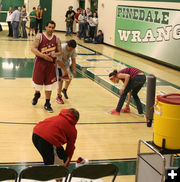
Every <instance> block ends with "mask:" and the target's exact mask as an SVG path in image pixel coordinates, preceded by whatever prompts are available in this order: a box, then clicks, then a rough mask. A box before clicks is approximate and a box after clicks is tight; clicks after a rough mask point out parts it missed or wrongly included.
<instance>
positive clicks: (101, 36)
mask: <svg viewBox="0 0 180 182" xmlns="http://www.w3.org/2000/svg"><path fill="white" fill-rule="evenodd" d="M84 42H85V43H93V44H102V43H103V42H104V34H103V32H102V30H98V33H97V36H95V38H94V39H91V38H87V39H85V40H84Z"/></svg>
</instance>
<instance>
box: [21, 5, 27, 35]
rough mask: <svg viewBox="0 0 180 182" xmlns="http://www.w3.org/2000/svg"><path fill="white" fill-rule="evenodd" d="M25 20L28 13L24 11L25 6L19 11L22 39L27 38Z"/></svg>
mask: <svg viewBox="0 0 180 182" xmlns="http://www.w3.org/2000/svg"><path fill="white" fill-rule="evenodd" d="M27 19H28V13H27V11H26V6H25V5H23V6H22V9H21V25H22V38H27V32H26V23H27Z"/></svg>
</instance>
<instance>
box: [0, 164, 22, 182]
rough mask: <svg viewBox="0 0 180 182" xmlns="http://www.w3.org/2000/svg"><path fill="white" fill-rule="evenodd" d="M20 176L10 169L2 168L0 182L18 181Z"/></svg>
mask: <svg viewBox="0 0 180 182" xmlns="http://www.w3.org/2000/svg"><path fill="white" fill-rule="evenodd" d="M17 177H18V174H17V172H16V171H15V170H14V169H11V168H9V167H0V181H5V180H14V181H17Z"/></svg>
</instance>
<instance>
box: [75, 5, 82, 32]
mask: <svg viewBox="0 0 180 182" xmlns="http://www.w3.org/2000/svg"><path fill="white" fill-rule="evenodd" d="M80 14H81V8H77V13H76V14H75V15H74V18H75V22H76V34H77V35H78V33H79V19H78V17H79V15H80Z"/></svg>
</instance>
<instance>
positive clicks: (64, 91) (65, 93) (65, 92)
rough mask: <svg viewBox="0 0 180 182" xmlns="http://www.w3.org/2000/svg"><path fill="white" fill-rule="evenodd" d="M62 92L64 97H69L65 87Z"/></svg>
mask: <svg viewBox="0 0 180 182" xmlns="http://www.w3.org/2000/svg"><path fill="white" fill-rule="evenodd" d="M62 93H63V94H64V97H65V98H66V99H68V95H67V90H65V89H63V90H62Z"/></svg>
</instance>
